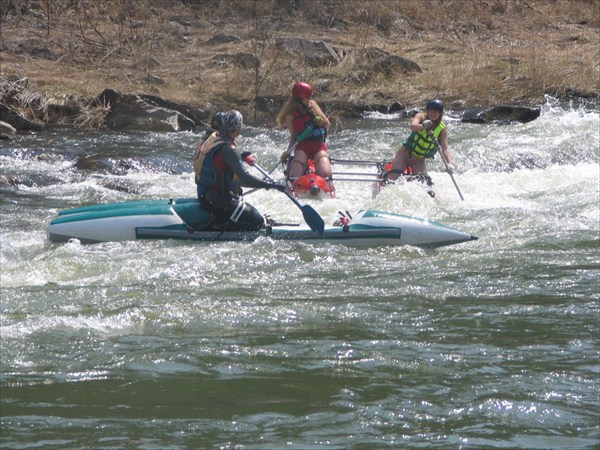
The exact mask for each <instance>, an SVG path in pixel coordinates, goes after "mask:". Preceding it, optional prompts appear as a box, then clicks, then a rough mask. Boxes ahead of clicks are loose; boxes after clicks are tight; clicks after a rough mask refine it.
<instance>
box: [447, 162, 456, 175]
mask: <svg viewBox="0 0 600 450" xmlns="http://www.w3.org/2000/svg"><path fill="white" fill-rule="evenodd" d="M446 172H447V173H449V174H450V175H452V174H453V173H454V166H453V165H452V164H448V166H447V167H446Z"/></svg>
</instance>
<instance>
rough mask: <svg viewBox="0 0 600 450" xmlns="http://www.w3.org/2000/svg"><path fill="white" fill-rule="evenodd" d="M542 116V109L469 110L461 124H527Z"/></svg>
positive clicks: (521, 107)
mask: <svg viewBox="0 0 600 450" xmlns="http://www.w3.org/2000/svg"><path fill="white" fill-rule="evenodd" d="M539 116H540V108H528V107H526V106H493V107H491V108H469V109H466V110H465V111H464V112H463V115H462V118H461V122H468V123H492V122H495V123H497V122H508V123H510V122H521V123H527V122H531V121H532V120H535V119H537V118H538V117H539Z"/></svg>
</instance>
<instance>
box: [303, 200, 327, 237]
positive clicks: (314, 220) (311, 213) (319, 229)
mask: <svg viewBox="0 0 600 450" xmlns="http://www.w3.org/2000/svg"><path fill="white" fill-rule="evenodd" d="M300 209H302V216H303V217H304V221H305V222H306V223H307V224H308V226H309V227H310V229H311V230H313V231H314V232H315V233H317V234H318V235H319V236H321V237H323V232H324V231H325V221H324V220H323V218H322V217H321V216H320V215H319V213H318V212H317V211H315V209H314V208H313V207H312V206H310V205H304V206H302V207H301V208H300Z"/></svg>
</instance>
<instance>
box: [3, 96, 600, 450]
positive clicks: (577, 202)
mask: <svg viewBox="0 0 600 450" xmlns="http://www.w3.org/2000/svg"><path fill="white" fill-rule="evenodd" d="M407 125H408V121H407V120H406V119H399V118H398V117H395V116H379V115H375V116H371V117H366V118H364V119H362V120H359V121H356V122H352V123H349V122H347V123H345V126H344V127H340V128H338V129H337V130H336V131H335V132H334V133H332V134H331V136H330V149H331V155H332V157H334V158H337V159H352V160H383V159H390V158H392V157H393V154H394V152H395V149H396V148H397V146H398V145H399V143H400V142H401V140H402V139H403V138H404V137H405V134H406V130H407ZM449 126H450V130H451V137H450V142H451V147H452V148H453V150H454V152H455V155H456V156H455V160H456V166H457V169H458V173H457V174H456V180H457V183H458V185H459V186H460V188H461V191H462V193H463V194H464V197H465V201H464V202H461V201H460V199H459V197H458V194H457V192H456V190H455V189H454V185H453V184H452V182H451V180H450V178H449V177H448V175H446V174H444V173H442V167H441V162H440V161H439V159H436V161H435V162H434V163H433V164H432V165H431V166H430V167H431V174H432V176H433V178H434V182H435V190H436V194H437V196H436V199H435V200H434V199H431V198H429V197H428V196H427V194H426V193H425V192H424V191H423V190H422V189H421V188H420V187H419V186H416V185H415V186H411V185H407V186H404V187H401V186H388V187H386V188H385V189H384V190H383V191H382V192H381V194H380V195H379V196H377V197H376V198H372V195H371V186H370V185H369V184H367V183H358V182H355V183H348V182H339V183H338V184H337V189H338V198H336V199H325V200H306V201H305V202H308V203H310V204H311V205H312V206H313V207H314V208H315V209H317V211H319V213H320V214H321V215H322V216H323V217H324V218H325V221H326V222H327V223H331V222H333V221H334V220H335V218H336V216H337V211H338V210H350V211H352V210H356V209H358V208H375V209H380V210H385V211H391V212H396V213H401V214H408V215H413V216H418V217H426V218H429V219H432V220H435V221H438V222H442V223H445V224H448V225H451V226H454V227H457V228H460V229H463V230H465V231H469V232H471V233H473V234H476V235H478V236H479V237H480V240H479V241H475V242H469V243H465V244H461V245H457V246H453V247H447V248H442V249H438V250H436V251H423V250H420V249H416V248H411V247H403V248H393V249H385V248H374V249H368V250H355V249H350V248H346V247H343V246H338V245H332V244H326V245H311V244H301V243H294V242H273V241H271V240H269V239H262V240H258V241H256V242H253V243H215V244H211V243H185V242H172V241H160V242H151V241H146V242H144V241H140V242H125V243H105V244H99V245H92V246H82V245H79V244H78V243H76V242H74V243H69V244H51V243H49V242H47V241H46V240H45V233H46V227H47V224H48V222H49V220H50V219H51V218H52V217H53V216H54V215H55V214H56V213H57V212H58V211H59V210H61V209H65V208H70V207H76V206H81V205H88V204H95V203H109V202H115V201H124V200H133V199H148V198H169V197H191V196H194V192H195V189H194V184H193V175H192V172H191V162H190V159H191V155H192V152H193V147H194V145H195V142H196V141H197V139H198V136H196V135H193V134H191V133H177V134H136V133H132V134H126V135H125V134H115V133H87V134H86V133H72V132H62V133H46V134H34V135H28V136H20V137H18V138H17V139H16V140H14V141H12V142H3V143H2V148H1V150H0V167H1V168H2V177H3V179H2V180H0V181H3V180H6V178H7V177H8V176H10V177H12V178H13V179H17V180H19V181H21V184H20V185H19V186H18V188H15V187H13V186H11V185H9V184H7V183H4V184H3V185H2V186H1V188H2V191H1V194H2V196H1V204H0V208H1V209H0V213H1V222H0V232H1V234H0V239H1V240H0V244H1V247H0V250H1V251H0V263H1V279H0V294H1V300H2V302H1V316H0V318H1V341H0V352H1V356H2V358H1V365H0V388H1V403H0V406H1V419H0V424H1V437H0V446H1V447H2V448H6V449H27V448H44V449H68V448H139V449H180V448H210V449H283V448H289V449H319V448H328V449H329V448H330V449H348V448H353V449H382V448H440V449H441V448H444V449H445V448H456V449H458V448H463V449H464V448H478V449H479V448H533V449H547V448H567V449H582V448H584V449H588V448H589V449H592V448H598V446H599V445H600V444H599V442H600V441H599V438H600V437H599V436H600V425H599V421H600V413H599V407H598V404H599V400H600V398H599V380H600V378H599V377H600V369H599V359H598V358H599V346H598V344H599V339H598V338H599V333H598V329H599V328H598V325H599V317H600V315H599V311H598V300H599V298H600V289H599V288H600V285H599V276H600V246H599V243H600V211H599V207H598V204H599V200H600V195H599V189H600V165H599V157H600V138H599V131H598V130H599V126H600V120H599V115H598V111H597V110H596V109H593V108H585V107H560V106H558V105H555V104H552V103H551V102H550V103H548V104H546V105H545V106H544V108H543V111H542V116H541V117H540V118H539V119H538V120H536V121H534V122H530V123H527V124H512V125H503V126H497V125H473V124H463V123H460V122H459V121H458V120H457V119H456V118H453V117H452V115H450V117H449ZM285 143H286V136H285V133H283V132H282V131H280V130H273V129H266V128H265V129H263V128H251V127H248V128H247V129H245V130H244V135H243V137H242V138H241V139H240V141H239V144H240V145H241V146H242V147H244V148H248V149H250V150H252V151H253V152H255V154H256V155H257V156H258V159H259V163H261V164H262V165H263V167H267V168H271V167H272V166H273V165H274V164H275V162H276V161H277V158H278V156H279V154H280V153H281V152H282V151H283V149H284V147H285V145H286V144H285ZM107 168H110V169H107ZM334 170H337V171H363V172H373V171H374V168H372V167H369V166H353V165H340V164H336V165H334ZM275 174H276V176H277V177H281V176H282V174H281V172H278V171H276V172H275ZM248 200H249V201H250V202H251V203H253V204H254V205H255V206H257V207H258V208H259V209H260V210H261V211H263V212H264V213H267V214H269V215H270V216H272V217H274V218H276V219H279V220H285V221H295V222H301V221H302V216H301V214H300V212H299V210H298V209H297V208H296V207H295V206H294V205H293V204H292V203H291V202H289V201H288V200H286V199H285V197H282V195H281V194H278V193H276V192H265V191H259V192H256V193H253V194H251V196H249V197H248ZM303 201H304V200H303Z"/></svg>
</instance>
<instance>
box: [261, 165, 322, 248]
mask: <svg viewBox="0 0 600 450" xmlns="http://www.w3.org/2000/svg"><path fill="white" fill-rule="evenodd" d="M254 167H256V170H258V171H259V172H260V173H262V174H263V175H264V176H265V178H267V179H268V180H270V181H274V180H273V178H271V176H270V175H269V174H268V173H267V172H266V171H265V170H264V169H263V168H262V167H260V166H259V165H258V164H256V163H255V164H254ZM283 193H284V194H285V195H287V196H288V198H289V199H290V200H291V201H293V202H294V204H295V205H296V206H297V207H298V208H300V211H302V216H303V217H304V221H305V222H306V224H307V225H308V226H309V227H310V229H311V230H313V231H314V232H315V233H317V234H318V235H319V236H321V237H323V232H324V230H325V221H324V220H323V218H322V217H321V216H320V215H319V213H318V212H317V211H315V209H314V208H313V207H312V206H310V205H301V204H300V202H299V201H298V200H296V199H295V198H294V196H293V195H292V194H290V193H289V192H288V191H283Z"/></svg>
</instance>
